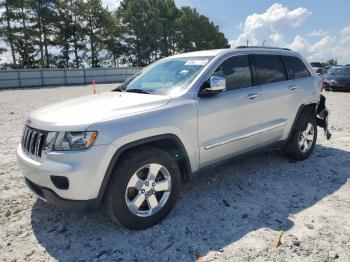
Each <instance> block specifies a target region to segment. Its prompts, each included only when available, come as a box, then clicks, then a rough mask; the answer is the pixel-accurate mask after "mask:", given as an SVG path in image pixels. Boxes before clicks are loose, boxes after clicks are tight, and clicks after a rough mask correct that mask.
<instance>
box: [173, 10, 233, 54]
mask: <svg viewBox="0 0 350 262" xmlns="http://www.w3.org/2000/svg"><path fill="white" fill-rule="evenodd" d="M176 23H177V26H178V29H179V32H180V37H179V41H178V49H179V51H180V52H189V51H197V50H206V49H216V48H224V47H225V46H227V44H228V42H227V39H226V38H225V36H224V34H223V33H221V32H220V31H219V28H218V27H217V26H215V25H214V23H213V22H210V21H209V18H208V17H205V16H203V15H200V14H199V13H198V12H197V10H196V9H192V8H190V7H182V8H181V9H180V16H179V18H178V19H177V20H176Z"/></svg>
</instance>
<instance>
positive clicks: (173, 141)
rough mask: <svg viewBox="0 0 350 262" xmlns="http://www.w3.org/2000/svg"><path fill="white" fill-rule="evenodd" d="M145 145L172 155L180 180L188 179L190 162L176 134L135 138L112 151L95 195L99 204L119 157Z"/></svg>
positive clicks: (190, 170)
mask: <svg viewBox="0 0 350 262" xmlns="http://www.w3.org/2000/svg"><path fill="white" fill-rule="evenodd" d="M147 146H152V147H156V148H160V149H163V150H165V151H167V152H168V153H170V155H171V156H173V157H174V159H175V160H176V162H177V163H178V165H179V168H180V172H181V180H182V181H183V182H187V181H188V180H189V178H190V174H191V173H192V169H191V163H190V160H189V157H188V154H187V151H186V149H185V147H184V145H183V143H182V141H181V140H180V138H179V137H178V136H176V135H174V134H163V135H157V136H152V137H148V138H143V139H140V140H136V141H133V142H130V143H128V144H125V145H123V146H122V147H120V148H119V149H118V150H117V151H116V152H115V153H114V155H113V157H112V159H111V161H110V162H109V165H108V167H107V170H106V172H105V175H104V177H103V180H102V183H101V186H100V190H99V193H98V197H97V199H98V202H99V205H100V204H101V202H102V199H103V196H104V193H105V191H106V188H107V186H108V183H109V181H110V178H111V175H112V172H113V170H114V168H115V166H116V165H117V163H118V160H119V159H120V157H121V156H122V155H124V154H126V153H127V152H130V151H131V150H136V149H138V148H141V147H147Z"/></svg>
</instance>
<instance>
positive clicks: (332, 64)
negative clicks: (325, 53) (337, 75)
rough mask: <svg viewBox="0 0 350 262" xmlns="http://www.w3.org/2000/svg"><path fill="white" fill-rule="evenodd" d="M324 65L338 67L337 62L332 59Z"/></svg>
mask: <svg viewBox="0 0 350 262" xmlns="http://www.w3.org/2000/svg"><path fill="white" fill-rule="evenodd" d="M326 63H327V64H328V65H331V66H336V65H338V60H337V59H334V58H333V59H329V60H328V61H327V62H326Z"/></svg>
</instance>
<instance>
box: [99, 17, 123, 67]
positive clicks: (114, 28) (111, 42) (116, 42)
mask: <svg viewBox="0 0 350 262" xmlns="http://www.w3.org/2000/svg"><path fill="white" fill-rule="evenodd" d="M106 19H107V20H106V22H107V23H106V28H105V30H104V34H105V35H104V36H103V39H104V40H103V42H104V48H105V49H106V50H107V53H108V54H109V55H110V57H111V63H112V64H113V66H115V67H116V66H117V60H118V59H119V58H120V56H121V55H122V54H124V53H125V51H126V47H125V45H123V43H122V37H121V36H122V28H121V26H120V19H119V17H118V16H117V14H116V13H114V14H109V15H108V16H107V17H106Z"/></svg>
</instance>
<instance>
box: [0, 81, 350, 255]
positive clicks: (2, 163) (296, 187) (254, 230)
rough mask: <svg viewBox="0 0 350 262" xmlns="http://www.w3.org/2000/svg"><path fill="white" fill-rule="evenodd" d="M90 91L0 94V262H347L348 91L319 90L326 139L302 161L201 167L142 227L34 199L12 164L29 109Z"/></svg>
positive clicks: (253, 160) (261, 159) (273, 157)
mask: <svg viewBox="0 0 350 262" xmlns="http://www.w3.org/2000/svg"><path fill="white" fill-rule="evenodd" d="M111 88H112V85H104V86H98V92H100V91H102V90H108V89H111ZM90 93H91V88H90V87H84V86H81V87H61V88H45V89H44V88H42V89H29V90H6V91H1V92H0V130H1V136H0V239H1V241H0V260H4V261H23V260H28V261H52V260H60V261H76V260H78V261H107V260H113V261H118V260H120V261H130V260H131V261H193V260H195V259H196V258H197V259H199V260H201V261H212V260H225V261H227V260H229V261H287V260H289V261H292V260H293V261H350V179H349V177H350V93H327V94H326V96H327V98H328V106H329V107H330V109H331V110H332V117H331V131H332V133H333V138H332V140H331V141H325V139H324V136H323V134H322V132H321V130H319V140H318V145H317V147H316V150H315V152H314V154H313V155H312V156H311V157H310V158H309V159H308V160H306V161H304V162H294V161H289V160H287V159H286V158H284V157H283V156H282V155H281V154H280V152H279V151H278V150H271V151H265V152H262V153H260V154H257V155H253V156H249V157H247V158H244V159H241V160H235V161H231V162H228V163H226V164H224V165H221V166H218V167H216V168H212V169H210V170H207V171H206V172H203V173H200V174H199V175H198V177H197V178H195V179H194V180H192V181H191V182H190V183H188V184H186V185H185V186H184V188H183V190H182V193H181V198H180V199H179V201H178V203H177V205H176V207H175V209H174V211H173V212H172V213H171V214H170V215H169V216H168V217H167V218H166V219H165V220H164V221H163V222H162V223H160V224H159V225H156V226H154V227H153V228H150V229H147V230H144V231H130V230H127V229H124V228H122V227H120V226H118V225H114V224H112V223H111V222H110V221H109V220H108V219H106V218H105V217H104V216H102V215H100V214H84V213H67V212H63V211H60V210H58V209H56V208H54V207H52V206H50V205H48V204H46V203H44V202H42V201H40V200H37V199H36V197H35V196H33V195H32V194H31V193H30V192H29V191H28V190H27V189H26V187H25V185H24V181H23V178H22V175H21V172H20V171H19V169H18V168H17V166H16V156H15V149H16V146H17V144H18V143H19V139H20V136H21V132H22V126H23V124H24V121H25V119H26V116H27V114H28V113H29V112H30V111H32V110H33V109H35V108H38V107H40V106H43V105H46V104H50V103H52V102H55V101H58V100H64V99H66V98H70V97H75V96H81V95H84V94H90ZM281 231H282V232H283V235H282V239H281V242H282V244H281V246H279V247H278V248H276V247H274V241H275V239H276V238H277V236H278V234H279V232H281Z"/></svg>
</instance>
